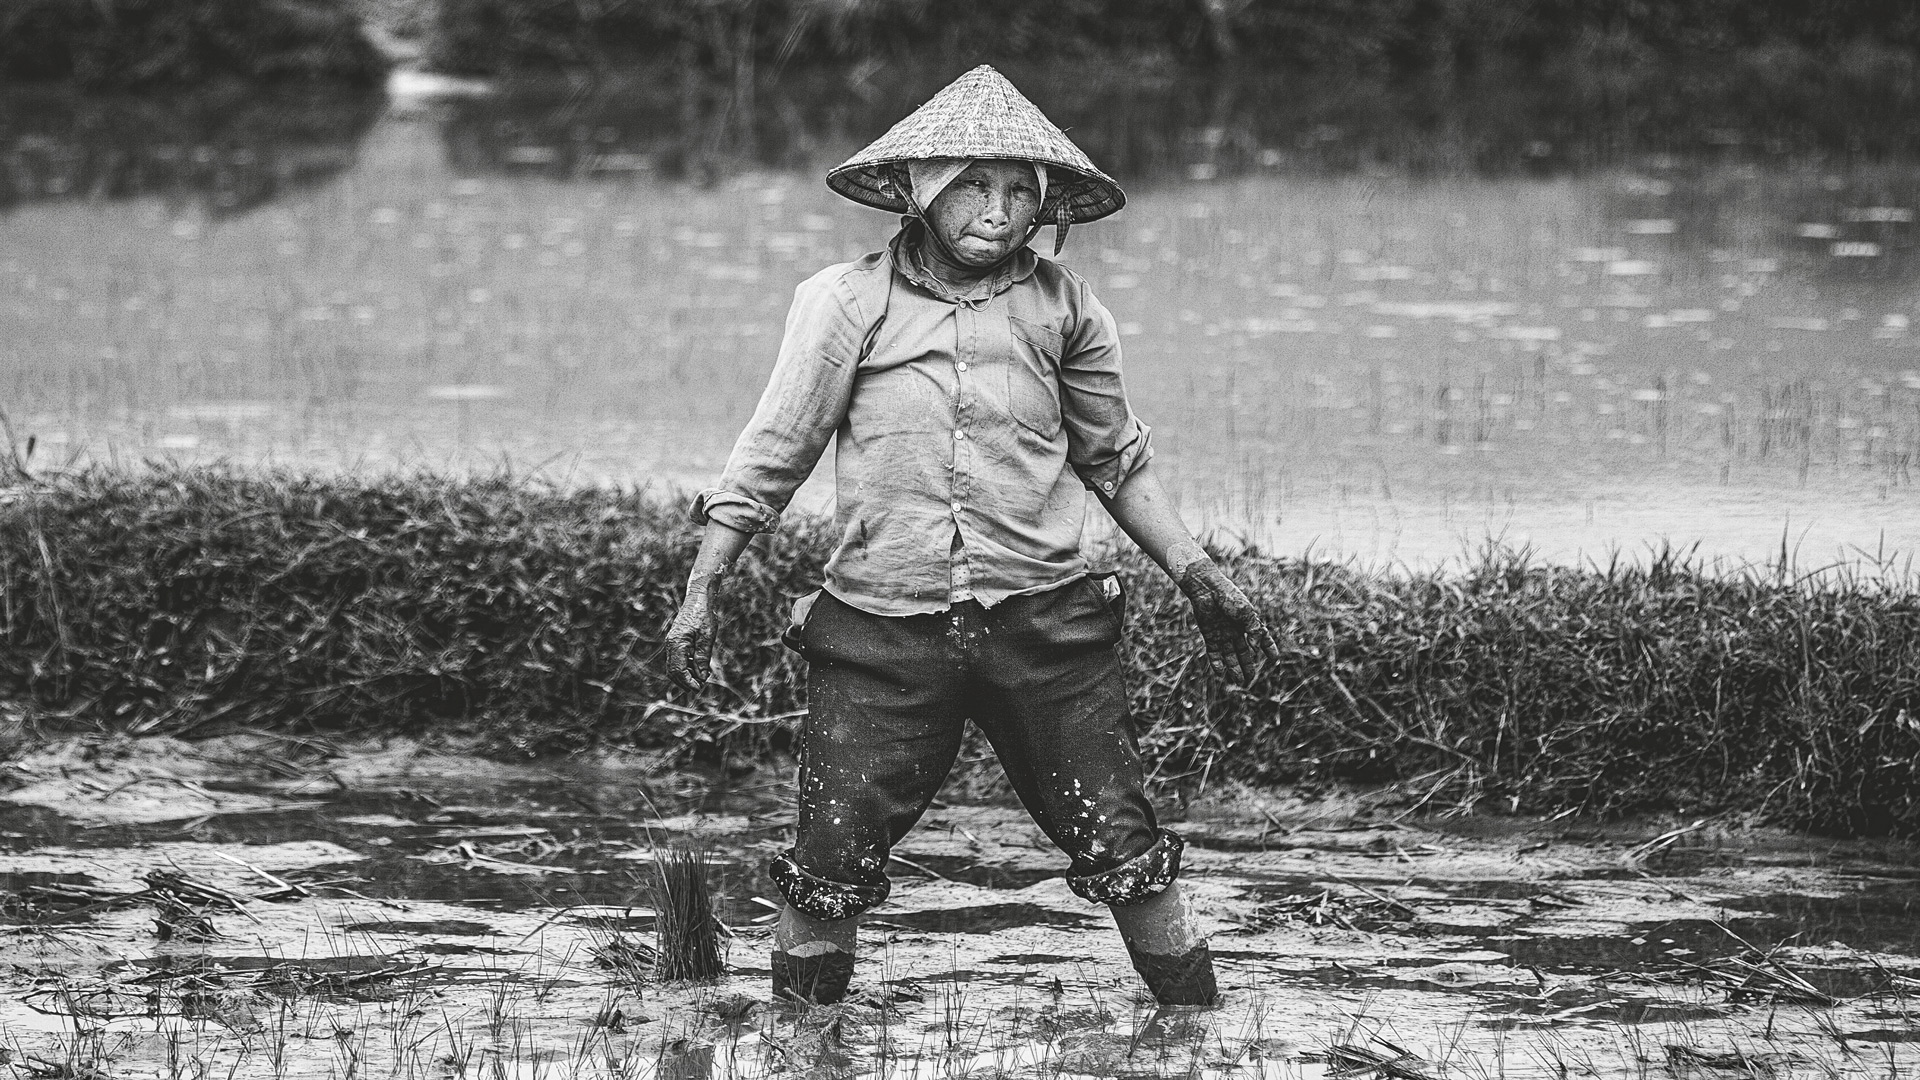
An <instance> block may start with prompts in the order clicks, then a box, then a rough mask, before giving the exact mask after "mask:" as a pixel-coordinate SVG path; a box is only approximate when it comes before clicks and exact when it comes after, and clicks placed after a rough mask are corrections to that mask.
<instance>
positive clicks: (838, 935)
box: [773, 904, 859, 1005]
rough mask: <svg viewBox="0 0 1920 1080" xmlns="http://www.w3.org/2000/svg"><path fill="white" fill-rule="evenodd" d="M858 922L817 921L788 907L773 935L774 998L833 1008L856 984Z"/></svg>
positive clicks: (848, 920)
mask: <svg viewBox="0 0 1920 1080" xmlns="http://www.w3.org/2000/svg"><path fill="white" fill-rule="evenodd" d="M858 921H859V919H858V918H851V919H832V920H828V919H816V918H814V917H813V916H811V915H807V914H804V913H802V912H800V911H797V910H795V909H794V907H793V906H792V905H791V904H789V905H786V906H784V907H782V908H781V909H780V922H779V925H778V927H777V928H776V929H775V931H774V946H773V996H774V997H775V998H776V999H778V998H790V999H798V1000H801V1001H810V1002H812V1003H813V1004H815V1005H831V1004H833V1003H834V1002H836V1001H839V1000H840V999H841V998H843V997H845V996H847V984H848V983H850V982H852V981H853V956H854V924H855V923H856V922H858Z"/></svg>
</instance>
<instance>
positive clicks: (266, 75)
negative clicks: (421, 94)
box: [0, 0, 387, 90]
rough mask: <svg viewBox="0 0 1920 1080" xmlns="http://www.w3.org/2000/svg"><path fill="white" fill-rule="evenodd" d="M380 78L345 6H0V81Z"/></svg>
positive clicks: (224, 2)
mask: <svg viewBox="0 0 1920 1080" xmlns="http://www.w3.org/2000/svg"><path fill="white" fill-rule="evenodd" d="M386 70H387V61H386V59H385V58H384V57H383V56H382V55H381V54H380V52H379V51H378V50H377V49H375V48H374V46H373V44H372V42H370V41H369V40H368V39H367V36H366V34H365V33H363V32H362V30H361V24H360V20H359V19H358V18H357V17H356V15H355V13H354V10H353V8H352V6H351V4H350V3H349V0H7V2H6V3H5V4H0V82H15V83H22V82H29V83H30V82H62V83H72V84H76V85H79V86H83V87H86V88H88V89H96V90H99V89H129V88H134V87H150V86H157V85H169V84H171V85H181V84H194V83H204V82H208V81H211V80H215V79H222V78H233V79H242V80H246V81H248V82H254V83H263V82H264V83H279V82H288V81H316V80H317V81H328V82H339V83H346V84H351V85H357V86H372V85H375V84H377V83H378V82H379V81H380V79H381V78H382V77H383V76H385V74H386Z"/></svg>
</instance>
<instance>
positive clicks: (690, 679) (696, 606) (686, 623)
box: [667, 589, 715, 694]
mask: <svg viewBox="0 0 1920 1080" xmlns="http://www.w3.org/2000/svg"><path fill="white" fill-rule="evenodd" d="M714 630H715V626H714V618H713V608H712V606H711V605H709V604H708V603H707V593H706V590H705V589H688V590H687V599H686V601H685V602H684V603H682V604H681V605H680V611H679V613H678V614H676V615H674V617H673V625H672V626H669V627H668V628H667V676H668V677H669V678H671V679H672V680H673V681H674V684H675V685H677V686H679V687H680V688H681V689H682V690H685V691H686V692H688V693H690V694H697V693H699V692H700V690H701V688H703V687H705V686H706V685H707V675H708V673H709V672H710V671H711V670H712V667H713V637H714Z"/></svg>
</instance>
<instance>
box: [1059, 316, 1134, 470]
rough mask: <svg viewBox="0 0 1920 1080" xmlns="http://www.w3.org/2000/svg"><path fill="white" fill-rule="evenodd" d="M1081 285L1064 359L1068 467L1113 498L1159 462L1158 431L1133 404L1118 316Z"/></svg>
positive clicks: (1063, 407) (1063, 410)
mask: <svg viewBox="0 0 1920 1080" xmlns="http://www.w3.org/2000/svg"><path fill="white" fill-rule="evenodd" d="M1078 284H1079V290H1078V295H1077V296H1076V297H1075V301H1076V307H1077V309H1078V310H1077V311H1076V312H1075V315H1076V317H1075V319H1074V320H1073V332H1072V334H1071V335H1069V337H1068V338H1067V342H1066V349H1065V355H1064V356H1062V357H1061V361H1060V389H1061V395H1060V416H1061V420H1062V422H1063V423H1064V424H1065V425H1066V431H1067V464H1068V465H1070V466H1071V467H1072V468H1073V471H1074V473H1075V474H1076V475H1078V476H1079V477H1080V482H1081V483H1083V484H1085V485H1086V486H1087V489H1088V490H1090V491H1096V492H1099V493H1100V494H1102V495H1111V494H1113V493H1114V492H1116V491H1118V490H1120V488H1121V487H1122V486H1123V485H1125V484H1126V482H1127V478H1128V477H1130V476H1132V475H1133V474H1134V473H1135V472H1136V471H1138V470H1139V468H1140V467H1141V466H1142V465H1145V464H1146V463H1147V462H1148V461H1149V460H1151V459H1152V458H1153V430H1152V429H1151V428H1149V427H1148V426H1147V425H1146V424H1144V423H1141V421H1140V418H1139V417H1138V416H1135V415H1134V413H1133V407H1132V406H1131V405H1129V404H1128V403H1127V392H1126V387H1125V385H1124V384H1123V382H1122V381H1121V378H1120V332H1119V329H1118V328H1117V327H1116V326H1115V325H1114V322H1113V315H1112V313H1111V312H1109V311H1108V310H1107V308H1106V305H1105V304H1102V303H1101V302H1100V301H1099V300H1098V299H1097V298H1095V297H1094V295H1093V291H1092V290H1091V289H1089V288H1087V285H1086V283H1085V282H1084V281H1082V282H1079V283H1078Z"/></svg>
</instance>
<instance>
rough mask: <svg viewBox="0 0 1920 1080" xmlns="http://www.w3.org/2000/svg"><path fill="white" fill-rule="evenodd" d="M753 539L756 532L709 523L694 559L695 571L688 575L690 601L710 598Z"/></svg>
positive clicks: (713, 522)
mask: <svg viewBox="0 0 1920 1080" xmlns="http://www.w3.org/2000/svg"><path fill="white" fill-rule="evenodd" d="M752 539H753V534H752V533H749V532H743V531H742V530H740V529H736V528H733V527H732V526H730V525H726V524H723V523H721V522H719V521H713V520H709V521H708V522H707V526H706V531H705V532H703V533H702V534H701V536H700V552H699V554H697V555H695V556H694V557H693V570H692V571H691V572H689V573H688V574H687V596H688V598H693V597H696V596H699V597H704V596H706V595H707V594H708V593H709V592H710V591H711V590H712V588H713V587H714V585H716V584H717V583H718V582H719V580H720V579H721V578H722V577H725V576H726V573H727V571H728V570H730V569H732V567H733V563H734V560H736V559H738V558H739V557H740V553H741V552H742V551H745V550H746V547H747V543H748V542H749V541H751V540H752Z"/></svg>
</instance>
